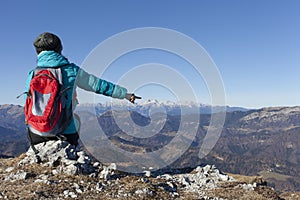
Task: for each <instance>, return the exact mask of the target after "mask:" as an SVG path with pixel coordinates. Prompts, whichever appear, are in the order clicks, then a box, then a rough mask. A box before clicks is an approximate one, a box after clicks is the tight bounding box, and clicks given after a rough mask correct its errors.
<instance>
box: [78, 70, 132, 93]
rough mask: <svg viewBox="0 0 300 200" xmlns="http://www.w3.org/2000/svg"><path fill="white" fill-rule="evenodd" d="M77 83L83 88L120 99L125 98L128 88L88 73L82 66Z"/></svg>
mask: <svg viewBox="0 0 300 200" xmlns="http://www.w3.org/2000/svg"><path fill="white" fill-rule="evenodd" d="M76 84H77V86H78V87H80V88H81V89H84V90H87V91H92V92H95V93H97V94H103V95H105V96H110V97H113V98H118V99H124V98H125V96H126V93H127V89H126V88H123V87H121V86H119V85H115V84H113V83H111V82H108V81H106V80H103V79H100V78H97V77H96V76H94V75H92V74H89V73H87V72H86V71H84V70H83V69H81V68H79V70H78V73H77V83H76Z"/></svg>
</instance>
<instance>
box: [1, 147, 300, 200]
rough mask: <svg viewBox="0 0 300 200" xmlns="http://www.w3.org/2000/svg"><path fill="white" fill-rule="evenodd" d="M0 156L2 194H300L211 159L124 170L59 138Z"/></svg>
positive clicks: (250, 196)
mask: <svg viewBox="0 0 300 200" xmlns="http://www.w3.org/2000/svg"><path fill="white" fill-rule="evenodd" d="M36 148H37V149H38V151H39V154H38V157H36V155H35V154H34V153H33V151H32V150H31V149H29V150H28V151H27V152H26V153H24V154H22V155H21V156H19V157H17V158H7V159H0V180H1V182H0V199H230V200H232V199H247V200H248V199H253V200H255V199H299V197H300V194H299V193H298V194H297V193H284V194H280V195H279V194H277V193H276V192H275V191H274V189H272V188H270V187H267V186H266V182H265V181H264V180H262V178H261V177H257V176H252V177H249V176H241V175H234V174H224V173H222V172H220V171H219V170H218V169H216V168H215V167H214V166H213V165H206V166H198V167H196V168H195V169H181V170H173V171H172V170H169V171H164V172H159V173H157V172H156V173H154V172H150V171H147V172H146V173H145V174H139V175H137V174H128V173H124V172H120V171H118V170H117V166H116V165H115V164H113V163H112V164H110V165H108V166H106V165H102V164H100V163H99V162H96V161H94V160H93V159H92V158H91V157H90V156H88V155H87V154H86V153H85V152H84V151H82V150H79V149H75V148H74V147H73V146H71V145H69V144H68V143H66V142H62V141H50V142H47V143H46V144H39V145H36Z"/></svg>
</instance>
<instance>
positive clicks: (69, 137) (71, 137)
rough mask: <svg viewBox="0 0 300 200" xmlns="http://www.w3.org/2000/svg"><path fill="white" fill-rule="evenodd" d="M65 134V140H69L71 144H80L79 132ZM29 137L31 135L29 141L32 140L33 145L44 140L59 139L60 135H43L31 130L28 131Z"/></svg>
mask: <svg viewBox="0 0 300 200" xmlns="http://www.w3.org/2000/svg"><path fill="white" fill-rule="evenodd" d="M63 136H64V137H65V140H66V141H67V142H69V143H70V144H71V145H75V146H77V145H78V139H79V135H78V133H74V134H63ZM28 137H29V142H31V144H32V145H36V144H39V143H42V142H47V141H50V140H59V138H58V137H42V136H39V135H36V134H34V133H31V132H29V133H28Z"/></svg>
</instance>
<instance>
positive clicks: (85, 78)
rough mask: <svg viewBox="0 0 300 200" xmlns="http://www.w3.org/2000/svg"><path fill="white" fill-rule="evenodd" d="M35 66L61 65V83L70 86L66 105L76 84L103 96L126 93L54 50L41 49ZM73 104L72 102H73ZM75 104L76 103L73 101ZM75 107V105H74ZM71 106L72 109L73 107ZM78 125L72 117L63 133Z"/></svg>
mask: <svg viewBox="0 0 300 200" xmlns="http://www.w3.org/2000/svg"><path fill="white" fill-rule="evenodd" d="M37 66H38V67H58V66H62V68H61V69H62V76H63V84H64V86H65V87H69V86H70V87H71V89H70V90H68V96H69V97H70V98H68V102H67V106H69V107H71V105H72V101H74V99H73V91H75V89H76V86H78V87H80V88H82V89H84V90H87V91H91V92H95V93H97V94H103V95H105V96H110V97H113V98H118V99H124V98H125V96H126V93H127V89H125V88H123V87H121V86H118V85H115V84H113V83H110V82H108V81H105V80H102V79H100V78H97V77H95V76H94V75H92V74H88V73H87V72H86V71H84V70H83V69H81V68H80V67H78V66H77V65H75V64H73V63H70V62H69V61H68V59H67V58H65V57H64V56H62V55H61V54H59V53H56V52H55V51H42V52H41V53H40V54H39V55H38V57H37ZM33 72H34V70H31V71H30V72H29V75H28V78H27V81H26V86H25V91H28V90H29V84H30V80H31V79H32V77H33ZM73 105H74V102H73ZM75 105H76V103H75ZM74 107H75V106H74ZM74 107H73V109H75V108H74ZM78 127H79V122H78V121H77V120H76V119H75V118H73V119H72V120H71V122H70V125H69V126H68V128H67V129H66V130H65V132H64V133H65V134H72V133H73V134H74V133H76V132H77V130H78Z"/></svg>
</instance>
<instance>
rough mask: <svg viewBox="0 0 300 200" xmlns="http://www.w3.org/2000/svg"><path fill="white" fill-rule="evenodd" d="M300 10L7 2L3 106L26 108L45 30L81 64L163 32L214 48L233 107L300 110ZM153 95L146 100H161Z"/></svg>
mask: <svg viewBox="0 0 300 200" xmlns="http://www.w3.org/2000/svg"><path fill="white" fill-rule="evenodd" d="M299 10H300V1H297V0H287V1H284V0H281V1H279V0H244V1H240V0H226V1H223V0H207V1H201V0H199V1H196V0H195V1H176V0H164V1H159V0H153V1H135V0H131V1H129V0H128V1H125V0H124V1H121V0H120V1H116V0H110V1H108V0H107V1H100V0H99V1H96V0H94V1H93V0H91V1H58V0H51V1H37V0H35V1H21V0H19V1H16V0H10V1H1V2H0V25H1V33H0V34H1V37H0V48H1V54H0V58H1V62H0V65H1V70H2V72H1V78H0V91H1V99H0V104H6V103H13V104H23V102H22V100H17V99H16V98H15V97H16V96H17V95H18V94H20V93H21V92H23V91H24V82H25V79H26V76H27V73H28V71H29V70H30V69H31V68H32V67H34V66H35V64H36V54H35V51H34V48H33V45H32V42H33V40H34V39H35V37H36V36H37V35H38V34H40V33H42V32H44V31H50V32H53V33H56V34H57V35H59V36H60V38H61V39H62V42H63V45H64V50H63V54H64V55H65V56H66V57H68V58H69V60H70V61H72V62H75V63H76V64H78V65H80V64H81V63H82V62H83V61H84V59H85V58H86V56H87V55H88V54H89V52H90V51H91V50H92V49H94V48H95V47H96V46H97V45H98V44H99V43H100V42H102V41H103V40H105V39H107V38H108V37H110V36H112V35H114V34H117V33H119V32H122V31H126V30H128V29H132V28H140V27H163V28H169V29H173V30H176V31H179V32H181V33H184V34H186V35H188V36H190V37H191V38H193V39H194V40H196V41H197V42H198V43H199V44H201V45H202V46H203V47H204V48H205V49H206V51H207V52H208V53H209V55H210V56H211V57H212V59H213V60H214V62H215V64H216V65H217V67H218V69H219V71H220V73H221V76H222V79H223V82H224V87H225V90H226V103H227V104H228V105H230V106H243V107H251V108H257V107H265V106H284V105H287V106H294V105H300V92H299V91H300V90H299V87H300V12H299ZM154 61H155V60H154ZM158 62H160V60H158ZM140 64H141V63H140ZM133 67H134V66H133ZM178 70H180V67H179V68H178ZM108 78H109V77H108ZM112 81H113V79H112ZM146 89H147V88H145V90H146ZM148 89H149V93H148V96H147V97H146V98H150V97H151V96H153V98H155V97H156V96H158V95H159V92H157V93H155V90H153V89H152V90H151V88H148Z"/></svg>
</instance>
